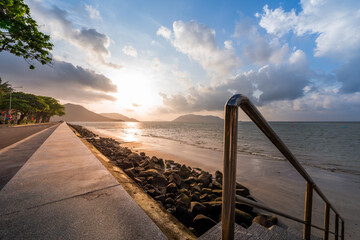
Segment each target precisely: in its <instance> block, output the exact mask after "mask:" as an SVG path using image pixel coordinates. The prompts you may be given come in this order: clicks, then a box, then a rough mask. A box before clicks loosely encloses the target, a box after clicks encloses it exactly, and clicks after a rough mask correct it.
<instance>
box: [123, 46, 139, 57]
mask: <svg viewBox="0 0 360 240" xmlns="http://www.w3.org/2000/svg"><path fill="white" fill-rule="evenodd" d="M122 51H123V53H125V54H126V55H128V56H131V57H137V55H138V53H137V51H136V49H135V48H134V47H133V46H130V45H129V46H125V47H123V49H122Z"/></svg>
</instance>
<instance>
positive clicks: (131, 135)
mask: <svg viewBox="0 0 360 240" xmlns="http://www.w3.org/2000/svg"><path fill="white" fill-rule="evenodd" d="M139 136H141V129H140V128H139V123H138V122H125V123H124V135H123V136H122V137H121V138H122V139H123V141H125V142H136V141H138V139H139Z"/></svg>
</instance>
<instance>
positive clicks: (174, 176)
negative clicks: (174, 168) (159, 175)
mask: <svg viewBox="0 0 360 240" xmlns="http://www.w3.org/2000/svg"><path fill="white" fill-rule="evenodd" d="M182 181H183V180H182V179H181V177H180V176H179V175H178V174H176V173H172V174H171V175H170V176H169V182H174V183H176V185H177V186H180V185H181V183H182Z"/></svg>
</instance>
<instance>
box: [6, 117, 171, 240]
mask: <svg viewBox="0 0 360 240" xmlns="http://www.w3.org/2000/svg"><path fill="white" fill-rule="evenodd" d="M0 239H166V237H165V236H164V235H163V233H162V232H161V231H160V230H159V228H158V227H157V226H156V225H155V224H154V223H153V222H152V221H151V219H150V218H149V217H148V216H147V215H146V214H145V213H144V212H143V210H142V209H141V208H140V207H139V206H138V205H137V204H136V203H135V202H134V200H133V199H132V198H131V197H130V196H129V195H128V193H127V192H126V191H125V190H124V189H123V188H122V187H121V185H120V184H119V183H118V182H117V181H116V180H115V179H114V177H113V176H112V175H111V174H110V173H109V172H108V171H107V170H106V169H105V167H104V166H103V165H102V164H101V163H100V162H99V161H98V159H97V158H96V157H95V156H94V155H93V154H92V153H91V152H90V150H89V149H88V148H87V147H86V146H85V145H84V144H83V143H82V142H81V141H80V139H78V137H76V136H75V134H74V133H73V132H72V131H71V130H70V128H69V127H68V126H67V125H66V123H62V124H61V125H59V126H58V127H57V128H56V130H55V131H54V132H53V133H52V134H51V135H50V137H49V138H47V140H46V141H45V142H44V143H43V144H42V145H41V146H40V148H39V149H38V150H37V151H36V152H35V153H34V154H33V155H32V156H31V157H30V159H29V160H28V161H27V162H26V163H25V165H24V166H23V167H22V168H21V169H20V170H19V171H18V172H17V173H16V175H15V176H14V177H13V178H12V179H11V180H10V181H9V182H8V183H7V184H6V185H5V187H4V188H3V189H2V190H1V191H0Z"/></svg>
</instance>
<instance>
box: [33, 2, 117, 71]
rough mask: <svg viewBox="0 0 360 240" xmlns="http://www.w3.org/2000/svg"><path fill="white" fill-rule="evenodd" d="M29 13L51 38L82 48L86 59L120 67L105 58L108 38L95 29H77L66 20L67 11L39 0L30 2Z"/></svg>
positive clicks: (107, 53) (108, 52)
mask: <svg viewBox="0 0 360 240" xmlns="http://www.w3.org/2000/svg"><path fill="white" fill-rule="evenodd" d="M30 8H31V10H32V11H31V13H32V15H33V16H34V18H35V19H36V20H37V21H38V22H40V23H43V24H44V26H45V28H46V30H47V31H48V32H50V35H51V37H52V38H53V39H63V40H66V41H67V42H69V43H70V44H72V45H74V46H76V47H78V48H79V49H82V50H84V51H85V52H86V53H87V55H88V59H91V61H93V60H95V62H97V63H101V64H103V65H104V66H108V67H111V68H117V69H118V68H121V67H122V66H121V65H118V64H115V63H111V62H107V61H106V60H105V59H106V58H108V57H110V51H109V49H108V48H109V46H110V38H109V37H108V36H107V35H105V34H103V33H99V32H98V31H97V30H96V29H89V28H85V27H83V28H81V29H77V28H75V27H74V26H73V24H72V23H71V22H70V21H69V20H68V13H67V12H66V11H65V10H63V9H60V8H58V7H56V6H52V7H51V8H46V7H44V6H43V3H41V2H36V1H34V2H31V4H30Z"/></svg>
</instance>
